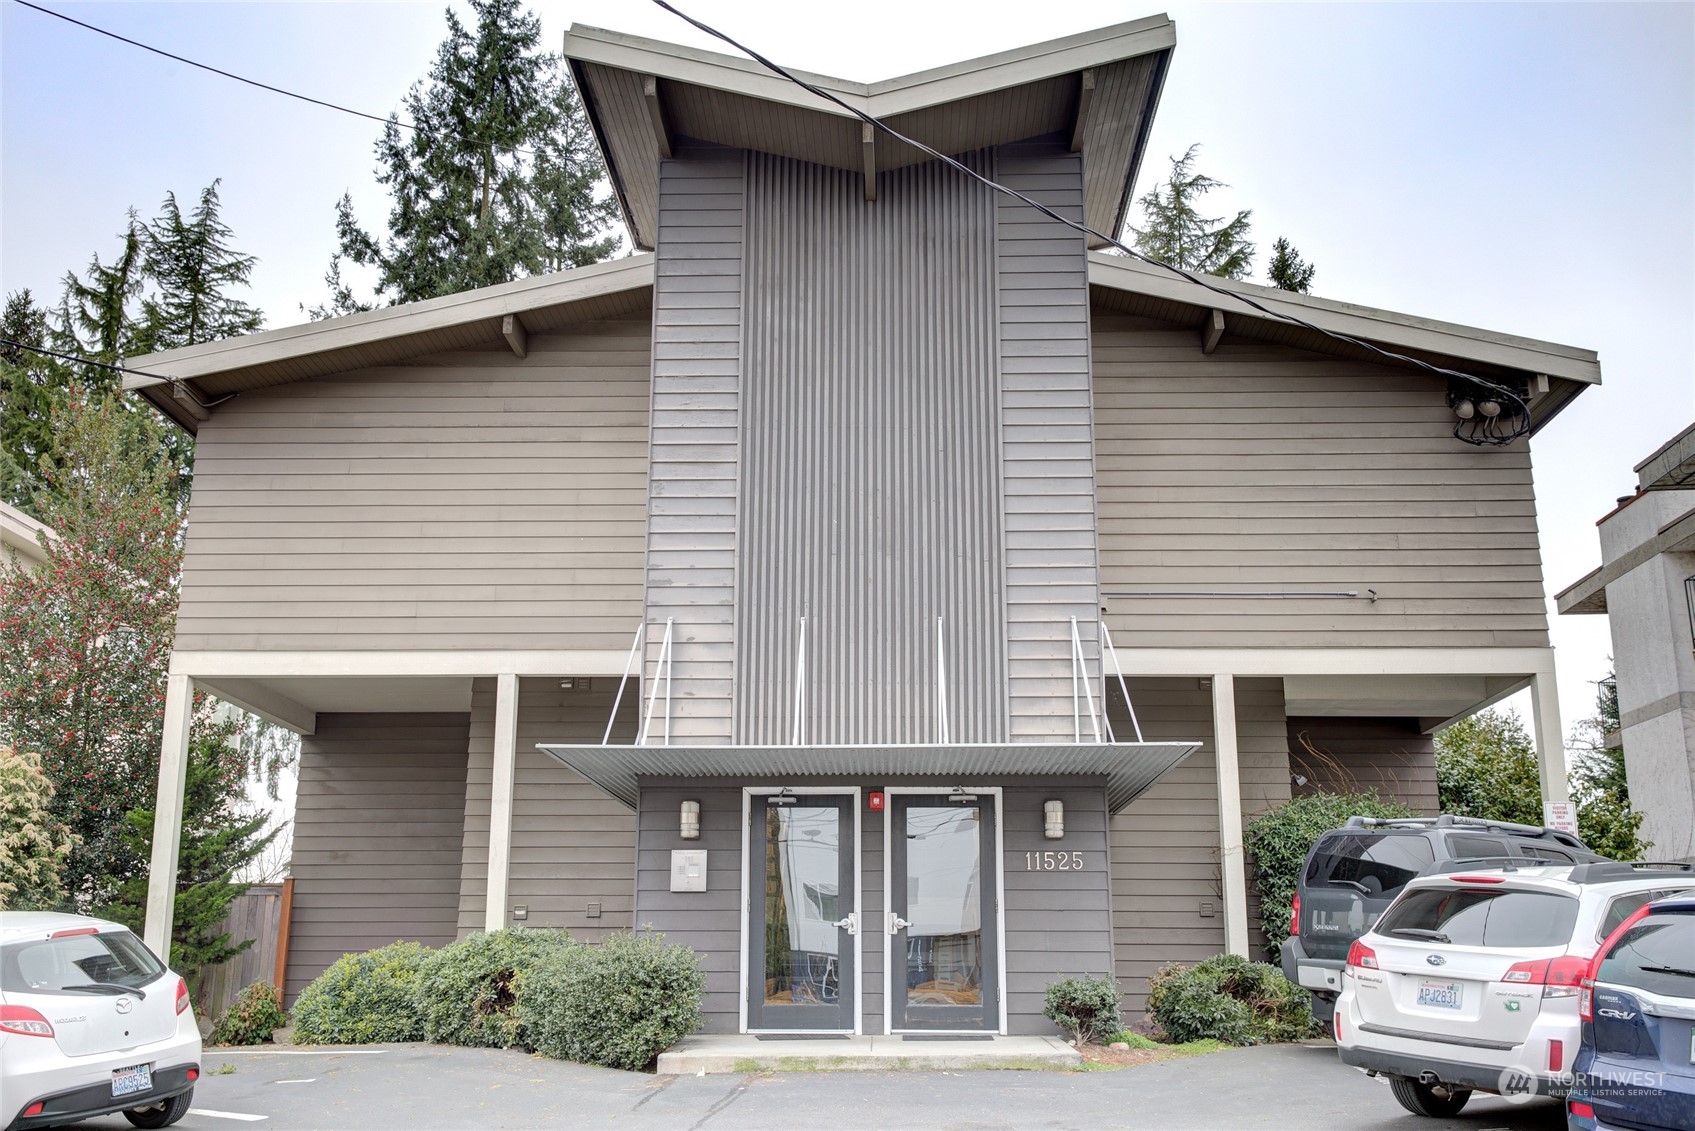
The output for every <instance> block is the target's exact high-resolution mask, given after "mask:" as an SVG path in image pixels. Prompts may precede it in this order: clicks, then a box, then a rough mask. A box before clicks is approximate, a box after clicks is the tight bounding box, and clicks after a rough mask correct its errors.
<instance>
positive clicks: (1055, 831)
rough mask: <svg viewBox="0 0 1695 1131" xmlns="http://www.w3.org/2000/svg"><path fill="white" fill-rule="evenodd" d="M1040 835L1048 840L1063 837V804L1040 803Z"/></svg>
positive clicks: (1053, 802) (1054, 802)
mask: <svg viewBox="0 0 1695 1131" xmlns="http://www.w3.org/2000/svg"><path fill="white" fill-rule="evenodd" d="M1042 835H1043V836H1045V837H1047V838H1048V839H1049V840H1059V839H1060V838H1061V837H1063V836H1065V802H1063V801H1044V802H1042Z"/></svg>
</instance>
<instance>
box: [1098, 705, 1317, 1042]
mask: <svg viewBox="0 0 1695 1131" xmlns="http://www.w3.org/2000/svg"><path fill="white" fill-rule="evenodd" d="M1129 686H1130V694H1131V697H1132V699H1133V700H1134V702H1135V706H1136V714H1137V716H1138V717H1139V718H1140V719H1141V723H1142V730H1143V732H1144V734H1145V735H1146V737H1147V738H1148V740H1149V741H1161V740H1168V741H1175V740H1178V739H1190V740H1200V741H1202V742H1203V745H1202V747H1201V749H1200V750H1197V751H1196V752H1195V753H1193V754H1191V755H1189V757H1188V758H1187V759H1186V760H1185V761H1183V762H1182V763H1181V764H1180V765H1178V766H1177V767H1176V768H1175V769H1173V770H1171V771H1169V772H1168V773H1166V775H1165V776H1164V777H1162V778H1160V779H1159V781H1158V782H1156V783H1154V785H1153V787H1152V788H1151V789H1149V790H1148V791H1147V792H1146V793H1144V794H1143V795H1142V796H1141V797H1139V798H1137V799H1136V800H1135V801H1133V802H1131V803H1130V805H1129V806H1128V807H1127V808H1125V809H1124V810H1123V811H1122V812H1121V813H1119V814H1118V816H1117V817H1115V818H1113V822H1112V924H1113V945H1114V948H1115V957H1116V964H1115V966H1116V972H1117V976H1118V982H1119V988H1120V989H1121V990H1122V991H1123V992H1124V1006H1125V1009H1126V1010H1127V1011H1129V1012H1139V1011H1140V1010H1141V1009H1142V1008H1143V1006H1144V1003H1145V1000H1146V997H1147V979H1148V976H1149V975H1150V974H1152V973H1153V972H1154V971H1156V970H1158V969H1159V968H1160V967H1161V966H1163V965H1165V964H1166V963H1168V962H1197V961H1199V960H1200V959H1202V958H1207V957H1209V956H1211V955H1214V954H1218V953H1220V952H1222V951H1223V950H1224V917H1223V916H1224V898H1223V892H1222V887H1221V880H1220V875H1219V868H1218V778H1217V772H1218V771H1217V763H1216V762H1215V761H1214V756H1213V755H1214V746H1213V727H1212V688H1211V686H1210V681H1209V685H1208V686H1202V682H1201V681H1200V680H1195V679H1161V680H1132V681H1130V682H1129ZM1110 709H1111V711H1112V718H1113V725H1114V727H1115V728H1117V729H1118V732H1119V733H1120V734H1124V733H1127V732H1128V730H1129V718H1128V716H1127V715H1126V714H1124V707H1123V700H1122V698H1121V697H1120V696H1119V695H1118V693H1117V690H1116V688H1115V689H1113V692H1112V699H1111V705H1110ZM1236 740H1237V748H1238V751H1237V758H1238V765H1239V768H1240V771H1241V783H1242V819H1243V822H1244V823H1246V822H1248V821H1250V820H1252V819H1253V817H1254V816H1256V815H1257V814H1259V813H1263V812H1265V811H1266V810H1268V809H1271V808H1273V807H1275V806H1277V805H1278V804H1281V803H1282V802H1284V801H1287V800H1288V799H1289V751H1288V729H1287V723H1286V719H1285V715H1284V708H1283V681H1282V680H1280V679H1238V680H1237V681H1236ZM1248 890H1249V908H1248V927H1249V930H1248V942H1249V948H1250V950H1251V951H1253V952H1254V953H1256V954H1257V953H1259V950H1260V948H1261V947H1262V946H1263V945H1264V938H1263V936H1262V934H1261V932H1260V929H1259V905H1258V898H1257V896H1256V895H1255V894H1254V888H1253V876H1252V874H1250V875H1249V876H1248ZM1203 903H1207V904H1210V905H1211V907H1212V911H1213V914H1212V916H1211V917H1206V916H1203V915H1202V914H1201V905H1202V904H1203Z"/></svg>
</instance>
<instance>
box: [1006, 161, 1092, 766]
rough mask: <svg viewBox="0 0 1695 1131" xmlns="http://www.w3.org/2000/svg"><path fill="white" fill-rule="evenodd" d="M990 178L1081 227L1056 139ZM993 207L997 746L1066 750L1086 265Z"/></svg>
mask: <svg viewBox="0 0 1695 1131" xmlns="http://www.w3.org/2000/svg"><path fill="white" fill-rule="evenodd" d="M995 172H996V175H997V176H998V177H999V179H1000V180H1001V181H1002V182H1003V183H1005V184H1006V185H1007V186H1008V187H1009V188H1013V189H1017V190H1018V191H1020V192H1022V193H1024V194H1025V195H1027V196H1030V197H1032V198H1033V199H1035V200H1038V201H1040V202H1041V203H1043V204H1045V205H1047V206H1048V207H1050V208H1052V209H1054V210H1055V211H1057V212H1058V213H1060V215H1062V216H1066V217H1068V218H1070V219H1073V220H1082V218H1083V169H1082V158H1081V155H1080V154H1075V153H1071V152H1068V150H1067V147H1066V146H1065V145H1064V144H1063V143H1060V142H1056V141H1051V140H1050V141H1045V142H1027V143H1024V144H1021V145H1013V146H1003V147H1002V148H1000V149H999V150H997V151H996V153H995ZM994 207H995V234H996V264H997V275H998V279H997V290H998V300H999V319H998V325H999V339H1000V340H999V354H1000V371H1001V378H1000V380H1001V414H1002V420H1001V477H1002V478H1001V482H1002V492H1003V499H1002V504H1001V505H1002V507H1003V509H1004V516H1003V522H1004V524H1005V528H1006V534H1005V539H1006V543H1005V555H1004V566H1003V568H1004V571H1005V579H1006V622H1007V623H1006V629H1007V648H1008V652H1007V673H1006V682H1007V697H1008V702H1009V715H1010V717H1009V733H1008V737H1009V739H1010V740H1012V741H1015V742H1016V741H1021V740H1023V741H1037V742H1040V741H1056V740H1064V741H1070V740H1071V738H1072V736H1073V732H1072V717H1073V715H1072V704H1071V698H1072V688H1071V675H1072V646H1071V618H1072V617H1076V618H1077V622H1078V625H1077V627H1078V633H1079V636H1080V637H1081V639H1082V643H1083V655H1084V658H1085V662H1086V663H1087V665H1088V670H1089V671H1090V672H1091V673H1093V672H1095V671H1097V670H1098V669H1097V668H1096V667H1095V662H1094V657H1095V655H1096V648H1097V645H1096V639H1095V638H1096V636H1097V635H1098V633H1097V629H1096V623H1097V621H1098V619H1099V616H1100V612H1099V610H1100V604H1101V602H1100V581H1099V571H1098V568H1097V567H1098V562H1097V558H1096V551H1095V527H1096V517H1095V466H1094V434H1093V427H1092V424H1091V406H1090V395H1091V388H1090V376H1089V363H1090V358H1089V280H1088V256H1087V251H1086V248H1085V247H1084V239H1083V236H1082V235H1081V233H1078V232H1075V231H1072V230H1071V229H1069V228H1065V227H1063V226H1061V225H1059V224H1056V223H1054V222H1053V221H1052V220H1050V219H1048V218H1047V217H1045V216H1043V215H1041V214H1040V213H1038V212H1036V211H1035V210H1034V209H1032V208H1030V207H1028V206H1027V205H1024V204H1020V203H1018V202H1017V201H1015V200H1012V199H1010V198H1008V197H1005V196H1001V195H998V194H997V195H996V197H995V205H994ZM1083 737H1084V738H1085V739H1086V738H1088V737H1089V735H1088V734H1087V733H1085V734H1084V736H1083Z"/></svg>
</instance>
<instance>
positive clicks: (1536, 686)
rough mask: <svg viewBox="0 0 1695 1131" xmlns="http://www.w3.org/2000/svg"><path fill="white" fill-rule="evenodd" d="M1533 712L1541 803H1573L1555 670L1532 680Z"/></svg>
mask: <svg viewBox="0 0 1695 1131" xmlns="http://www.w3.org/2000/svg"><path fill="white" fill-rule="evenodd" d="M1530 713H1531V714H1533V715H1535V716H1536V761H1537V764H1538V765H1539V766H1540V768H1541V771H1542V803H1543V804H1544V805H1549V804H1552V803H1554V802H1556V801H1570V800H1571V791H1570V787H1569V786H1568V785H1567V782H1566V743H1565V724H1564V723H1563V722H1561V721H1560V693H1559V689H1558V688H1557V687H1556V686H1555V681H1554V671H1553V669H1552V668H1549V669H1548V670H1547V671H1542V672H1537V673H1536V674H1535V675H1533V676H1531V677H1530Z"/></svg>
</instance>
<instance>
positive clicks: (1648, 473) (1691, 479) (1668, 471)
mask: <svg viewBox="0 0 1695 1131" xmlns="http://www.w3.org/2000/svg"><path fill="white" fill-rule="evenodd" d="M1631 470H1633V471H1635V472H1636V489H1637V490H1638V491H1681V490H1687V489H1688V488H1690V487H1695V424H1691V425H1690V426H1689V427H1687V428H1685V429H1684V430H1683V431H1681V432H1679V433H1678V434H1677V435H1675V436H1673V437H1672V438H1671V439H1669V440H1667V441H1666V442H1665V443H1663V444H1661V445H1660V446H1659V447H1658V448H1657V449H1655V451H1654V454H1653V455H1651V456H1649V457H1648V458H1647V459H1645V460H1643V461H1642V462H1641V463H1639V464H1637V465H1636V466H1635V467H1634V468H1632V469H1631Z"/></svg>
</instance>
